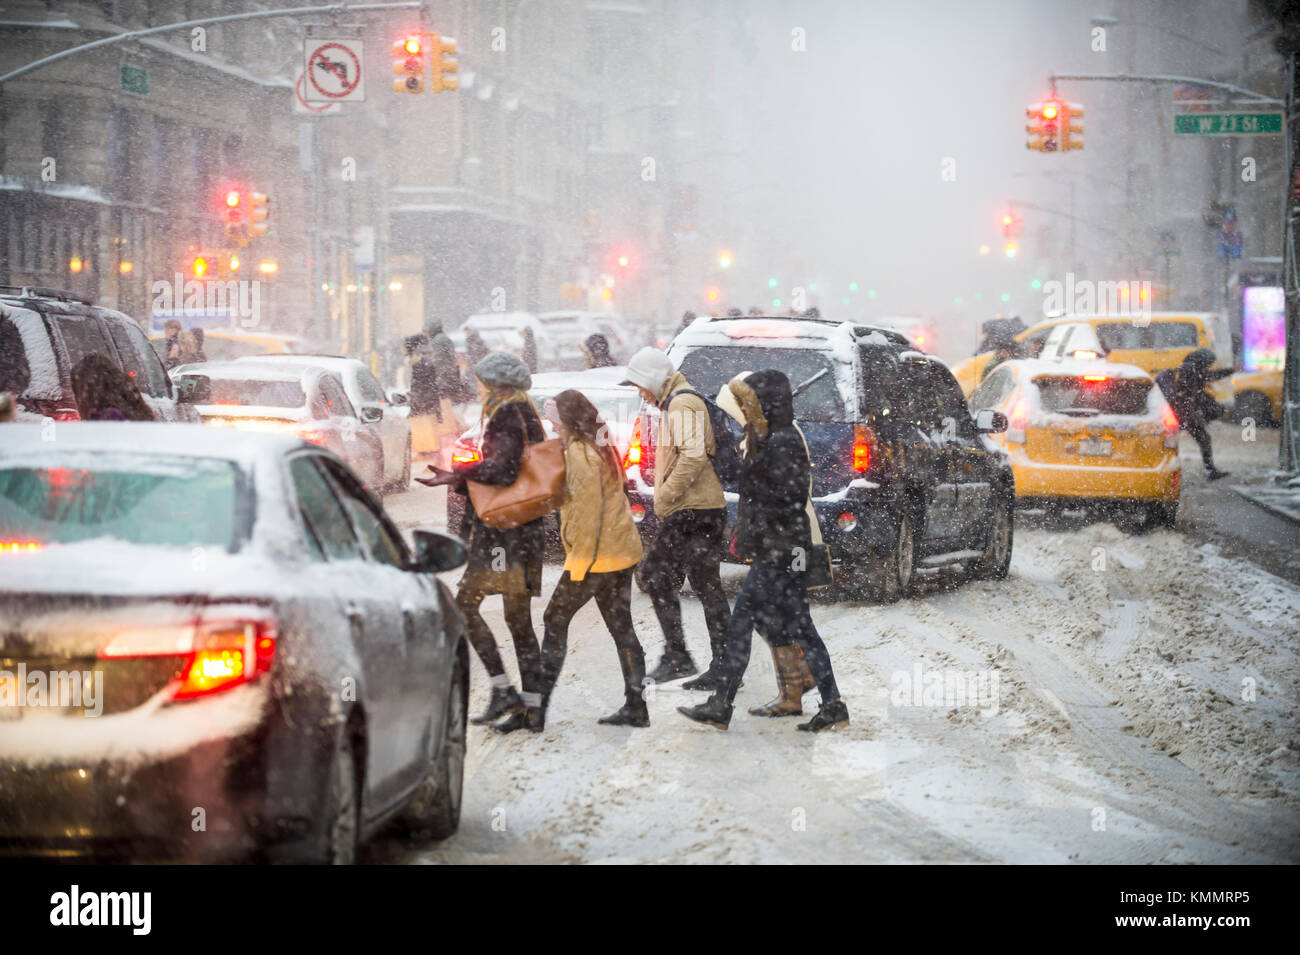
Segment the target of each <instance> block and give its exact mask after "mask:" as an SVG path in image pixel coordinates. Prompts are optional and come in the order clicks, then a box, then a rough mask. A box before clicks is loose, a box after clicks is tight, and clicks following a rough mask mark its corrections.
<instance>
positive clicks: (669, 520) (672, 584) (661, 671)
mask: <svg viewBox="0 0 1300 955" xmlns="http://www.w3.org/2000/svg"><path fill="white" fill-rule="evenodd" d="M623 383H624V384H630V385H635V386H636V388H637V390H638V391H640V392H641V397H642V398H644V399H645V400H646V401H647V402H649V403H650V404H652V405H654V406H656V407H657V408H659V409H660V412H661V413H660V416H659V430H658V434H657V436H656V438H655V494H654V509H655V515H656V517H658V519H659V532H658V534H657V535H656V536H655V540H654V543H653V544H651V545H650V549H649V553H647V554H646V557H645V561H644V563H643V564H642V567H641V579H642V582H643V583H644V584H645V589H646V593H648V594H649V595H650V599H651V601H652V602H653V603H654V608H655V616H657V617H658V618H659V626H660V628H661V629H662V630H663V633H664V653H663V657H662V658H661V659H660V661H659V665H658V666H656V667H655V668H654V670H653V671H651V673H650V674H649V676H650V679H652V680H654V681H655V682H656V683H664V682H667V681H669V680H676V679H679V678H681V677H684V676H691V675H692V674H694V673H697V672H699V671H698V670H697V668H696V666H695V663H694V661H693V660H692V659H691V655H690V652H689V651H688V650H687V648H686V637H685V634H684V633H683V631H682V607H681V602H680V599H679V596H678V595H679V592H680V590H681V586H682V580H683V579H689V580H690V582H691V587H692V588H694V590H695V592H696V594H698V595H699V598H700V603H701V604H702V605H703V607H704V619H705V622H706V624H707V626H708V630H709V643H710V645H711V646H712V648H713V662H714V663H715V664H717V663H720V662H721V659H722V656H721V654H722V646H723V642H724V641H725V639H726V632H727V617H728V614H729V610H728V608H727V598H726V595H725V594H724V593H723V592H722V578H721V576H720V575H719V573H718V564H719V562H720V561H721V557H722V553H721V548H722V535H723V533H724V532H725V530H726V526H727V510H726V501H725V500H724V499H723V496H722V483H721V482H720V481H719V480H718V476H717V474H716V473H715V472H714V469H713V464H712V461H711V460H710V457H711V455H713V454H714V453H715V451H716V450H717V442H716V440H715V438H714V434H713V425H712V423H711V422H710V421H709V413H708V408H707V406H706V405H705V404H704V401H703V399H701V398H700V397H699V396H698V395H697V394H695V393H693V392H692V393H688V394H683V393H682V392H689V391H690V387H691V385H690V382H688V381H687V380H686V377H685V376H684V375H682V373H681V372H679V371H677V370H676V369H675V368H674V367H673V363H672V361H671V360H669V358H668V356H667V355H665V354H664V353H663V352H661V351H660V350H659V349H657V348H642V349H641V350H640V351H639V352H637V353H636V354H635V355H633V356H632V358H631V360H630V361H629V362H628V364H627V378H626V379H625V380H624V382H623ZM713 678H714V672H713V667H712V666H711V667H710V670H709V671H708V672H706V673H704V674H702V675H701V676H700V678H699V679H698V680H694V681H691V682H690V683H687V684H684V686H685V687H687V688H688V689H712V688H713Z"/></svg>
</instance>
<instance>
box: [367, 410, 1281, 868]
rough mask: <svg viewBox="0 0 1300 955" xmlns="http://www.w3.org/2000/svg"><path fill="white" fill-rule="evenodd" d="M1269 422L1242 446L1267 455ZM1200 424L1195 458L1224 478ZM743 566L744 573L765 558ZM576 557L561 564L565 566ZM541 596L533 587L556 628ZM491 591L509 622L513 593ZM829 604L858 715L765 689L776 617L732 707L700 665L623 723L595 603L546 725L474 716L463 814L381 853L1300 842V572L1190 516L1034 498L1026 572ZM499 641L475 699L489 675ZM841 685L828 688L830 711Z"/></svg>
mask: <svg viewBox="0 0 1300 955" xmlns="http://www.w3.org/2000/svg"><path fill="white" fill-rule="evenodd" d="M1226 430H1227V429H1225V433H1226ZM1216 437H1218V433H1217V432H1216ZM1269 440H1274V439H1273V438H1270V437H1268V436H1266V438H1265V442H1266V443H1265V445H1264V446H1260V447H1252V448H1249V449H1247V451H1244V452H1238V453H1236V454H1235V456H1234V458H1230V459H1229V460H1233V463H1234V464H1240V465H1245V464H1247V463H1249V461H1252V460H1254V461H1257V462H1263V461H1266V460H1267V457H1266V456H1267V455H1268V454H1269V453H1270V449H1269V447H1268V446H1267V441H1269ZM1189 444H1190V442H1186V441H1185V442H1184V449H1183V455H1184V457H1185V459H1187V460H1186V461H1185V466H1186V467H1187V469H1188V472H1189V480H1198V479H1199V475H1194V474H1193V473H1191V472H1193V471H1194V469H1195V468H1196V465H1195V464H1194V463H1193V461H1194V459H1192V458H1189V457H1188V454H1189V451H1188V448H1187V445H1189ZM1193 452H1194V448H1193ZM386 505H387V507H388V508H389V510H390V512H391V513H393V514H394V516H395V518H396V519H397V520H398V521H399V522H402V523H404V524H406V525H407V526H412V525H414V524H416V523H423V522H424V521H432V522H433V523H435V524H436V523H437V522H438V521H439V520H440V519H441V514H442V502H441V492H440V491H426V490H425V489H419V490H416V491H413V492H409V493H406V494H402V495H398V496H394V497H390V498H388V499H387V500H386ZM724 572H725V573H726V575H727V579H728V581H729V584H730V587H729V589H730V590H731V591H732V592H733V594H734V589H735V584H736V582H738V580H739V577H740V575H741V574H742V573H743V571H742V570H741V569H740V568H734V567H733V568H730V569H729V570H728V569H726V568H724ZM557 576H558V568H556V567H554V566H549V565H548V567H547V568H546V578H545V579H546V585H547V586H546V588H545V589H546V590H547V592H549V588H550V586H551V584H552V583H553V581H554V580H555V579H556V577H557ZM683 602H684V607H685V613H686V621H687V632H688V634H689V635H691V637H692V639H691V650H692V653H693V654H694V655H695V658H696V660H697V662H699V663H700V664H701V665H702V664H703V663H704V662H706V661H707V656H708V645H707V640H706V639H705V637H704V626H703V616H702V613H701V612H700V608H699V604H698V602H697V601H695V600H694V599H693V598H692V597H690V596H689V594H688V595H687V596H685V597H684V601H683ZM543 606H544V602H543V601H537V602H535V604H534V618H535V620H536V623H537V627H538V633H539V635H540V633H541V611H542V609H543ZM485 613H486V617H487V619H488V622H489V623H490V624H491V625H492V627H493V629H494V631H495V632H496V633H498V634H499V635H500V636H501V638H502V639H503V640H504V639H505V638H504V634H505V628H504V625H503V623H502V621H501V617H500V610H499V602H496V601H491V600H489V602H488V604H487V605H486V611H485ZM633 614H634V618H635V621H636V625H637V631H638V634H639V635H640V637H641V639H642V642H643V644H644V645H645V648H646V656H647V658H649V659H656V658H657V656H658V653H659V650H660V645H661V638H660V634H659V630H658V627H657V625H656V623H655V618H654V613H653V610H652V608H651V605H650V602H649V600H648V598H646V597H645V595H643V594H640V593H634V603H633ZM813 614H814V618H815V620H816V622H817V624H818V627H819V628H820V629H821V633H822V635H823V637H824V638H825V639H826V642H827V646H828V648H829V649H830V652H831V655H832V659H833V660H834V663H835V667H836V672H837V675H838V676H839V681H840V686H841V689H842V690H843V691H844V697H845V699H846V701H847V703H848V705H849V709H850V712H851V713H852V717H853V722H852V724H851V726H850V727H848V729H847V730H846V731H841V732H836V733H824V734H819V735H816V736H810V735H808V734H803V733H796V732H795V730H794V725H793V724H794V723H795V722H796V721H795V720H790V719H784V720H780V719H779V720H769V719H763V718H758V717H753V716H749V715H748V714H747V712H746V709H747V708H748V707H750V706H753V705H756V704H758V703H762V702H764V701H766V700H767V699H769V698H770V697H771V696H773V693H774V684H773V675H772V665H771V660H770V657H769V656H768V653H767V649H766V647H765V646H764V645H763V644H762V643H761V642H760V641H756V642H755V647H754V656H753V658H752V659H751V662H750V666H749V670H748V672H747V674H746V683H745V686H744V687H743V688H742V689H741V691H740V694H739V696H738V698H737V704H738V705H737V711H736V713H737V715H736V717H735V720H734V722H733V724H732V728H731V729H730V730H729V731H728V732H725V733H723V732H719V731H717V730H714V729H712V728H708V727H702V726H699V725H697V724H693V723H691V722H689V721H688V720H686V719H684V718H683V717H681V716H680V715H679V714H677V713H676V711H675V709H676V707H677V706H678V705H680V704H682V703H687V702H697V701H698V700H700V699H703V697H704V694H702V693H690V692H687V691H683V690H680V689H678V688H677V687H676V685H669V686H667V687H660V688H658V689H657V691H656V692H654V693H653V695H652V696H651V698H650V702H649V705H650V711H651V726H650V728H649V729H645V730H627V729H615V728H611V727H605V726H598V725H597V724H596V719H597V718H598V717H599V716H601V715H602V714H604V713H605V712H607V711H608V710H609V709H610V708H611V707H613V706H614V705H616V703H617V701H618V699H619V696H620V682H619V669H618V664H617V661H616V658H615V654H614V648H613V644H612V641H611V640H610V638H609V636H608V634H607V633H606V632H605V630H604V628H603V626H602V624H601V622H600V618H599V615H598V614H597V612H596V609H595V607H594V606H589V607H587V608H584V610H583V611H582V612H581V613H580V614H579V615H578V617H577V618H576V619H575V621H574V626H573V630H572V632H571V637H570V652H569V658H568V661H567V663H566V666H565V670H564V673H563V675H562V676H561V679H560V683H559V686H558V688H557V690H556V692H555V696H554V699H553V701H552V705H551V713H550V717H549V719H548V722H547V726H546V729H545V732H544V733H543V734H542V735H540V736H533V735H532V734H523V733H520V734H513V735H512V736H509V737H501V736H499V735H497V734H495V733H493V732H492V731H491V730H490V729H488V728H486V727H474V728H472V729H471V736H470V744H469V755H468V766H467V770H466V784H465V806H464V814H463V817H462V821H461V827H460V831H459V833H458V834H457V835H456V836H455V837H453V838H452V839H450V840H448V841H447V842H446V843H444V844H443V845H442V846H441V847H439V848H436V849H430V850H415V849H411V848H409V847H408V844H407V843H405V842H403V841H399V840H396V839H392V840H384V839H381V840H379V841H378V842H377V843H376V844H375V846H374V847H373V848H372V849H371V850H370V853H369V857H370V858H371V859H372V860H373V861H384V862H410V863H417V862H429V863H438V862H501V861H519V862H524V861H539V862H540V861H582V862H611V861H655V862H741V863H753V862H805V863H812V862H827V861H832V862H920V861H937V862H977V861H995V862H1016V863H1027V862H1046V863H1058V862H1069V861H1076V862H1117V863H1118V862H1123V863H1136V862H1165V863H1177V862H1219V863H1223V862H1294V861H1296V859H1297V858H1300V799H1298V798H1297V795H1296V794H1297V792H1300V787H1298V786H1297V782H1298V781H1300V780H1298V778H1297V776H1298V774H1300V749H1297V746H1298V745H1300V743H1297V735H1296V732H1295V728H1296V705H1297V704H1296V701H1297V689H1298V688H1300V679H1298V676H1297V675H1298V674H1300V660H1298V659H1297V654H1298V650H1297V641H1296V636H1297V632H1296V631H1297V618H1298V617H1300V589H1298V588H1297V587H1295V586H1294V585H1292V584H1290V583H1288V582H1286V581H1284V580H1282V579H1280V578H1278V577H1275V576H1273V575H1271V574H1269V573H1267V572H1265V571H1264V570H1262V569H1260V568H1259V567H1257V566H1255V565H1253V564H1251V563H1250V562H1248V561H1245V560H1242V559H1239V558H1236V557H1231V556H1226V555H1224V554H1223V553H1221V552H1220V551H1219V548H1218V547H1217V546H1216V545H1215V544H1212V543H1200V542H1198V541H1197V540H1195V539H1191V538H1189V537H1187V536H1185V535H1184V534H1183V533H1181V532H1179V531H1173V530H1160V531H1155V532H1152V533H1149V534H1146V535H1142V536H1130V535H1127V534H1124V533H1122V532H1121V531H1119V530H1118V529H1117V528H1116V527H1115V526H1114V525H1112V524H1110V523H1091V524H1086V523H1083V522H1081V521H1079V522H1070V520H1069V518H1068V517H1067V518H1065V519H1063V520H1062V521H1061V522H1060V523H1059V524H1057V525H1054V526H1052V527H1044V526H1043V525H1042V523H1041V521H1040V522H1038V524H1037V526H1035V524H1034V522H1033V521H1032V520H1026V519H1023V518H1022V520H1021V522H1020V524H1019V526H1018V527H1017V533H1016V542H1015V550H1014V556H1013V560H1012V570H1011V576H1010V579H1009V580H1007V581H1006V582H1003V583H996V582H974V583H962V582H959V581H956V580H954V579H952V578H951V576H941V577H935V578H934V579H932V580H931V581H929V582H928V584H927V585H926V586H925V587H924V588H923V590H922V592H921V593H920V594H919V595H918V596H916V597H914V598H912V599H908V600H904V601H901V602H899V603H897V604H894V605H893V606H872V605H867V604H854V603H832V602H829V601H827V600H821V601H818V602H816V603H815V605H814V608H813ZM505 656H506V657H507V660H508V661H510V657H511V654H510V653H508V652H507V653H506V654H505ZM507 666H508V667H510V666H512V662H508V663H507ZM474 668H475V669H474V674H473V696H472V700H471V711H472V712H477V711H478V710H479V709H481V708H482V706H483V705H484V704H485V702H486V698H487V693H486V688H485V685H484V681H483V679H482V676H483V671H482V670H481V668H479V666H478V662H477V661H475V662H474ZM512 673H513V670H512ZM918 673H919V674H920V685H914V684H915V682H916V677H917V675H918ZM939 677H943V678H947V680H948V681H949V683H950V684H953V685H952V686H950V687H949V688H948V697H947V699H946V700H943V699H939V700H936V699H934V695H935V694H936V693H938V691H937V690H935V689H934V680H935V679H937V678H939ZM981 681H982V682H981ZM958 683H960V687H958V686H957V684H958ZM927 688H930V692H929V693H927ZM968 689H969V690H974V691H975V692H974V694H967V695H965V696H962V695H954V693H955V692H958V693H960V692H964V691H965V690H968ZM989 691H993V693H992V695H990V692H989ZM815 699H816V694H815V692H814V693H813V694H810V695H809V696H808V697H806V698H805V712H810V711H811V709H810V708H811V706H812V705H813V702H814V701H815ZM990 701H992V702H991V705H990ZM950 704H952V705H950Z"/></svg>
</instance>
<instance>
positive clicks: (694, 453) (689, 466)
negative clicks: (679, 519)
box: [655, 372, 726, 521]
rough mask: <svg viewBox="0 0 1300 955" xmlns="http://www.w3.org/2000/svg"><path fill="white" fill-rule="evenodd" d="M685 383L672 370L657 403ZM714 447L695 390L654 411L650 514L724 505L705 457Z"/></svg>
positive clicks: (704, 410)
mask: <svg viewBox="0 0 1300 955" xmlns="http://www.w3.org/2000/svg"><path fill="white" fill-rule="evenodd" d="M690 387H691V385H690V382H688V381H687V380H686V377H685V376H684V375H683V374H682V373H681V372H675V373H674V374H673V376H672V377H671V378H669V379H668V383H667V384H666V385H665V386H664V390H663V394H661V395H660V396H659V401H660V407H662V406H663V401H664V400H665V399H666V398H667V397H668V396H669V395H670V394H672V393H673V392H674V391H681V390H682V389H683V388H690ZM716 450H717V444H716V442H715V441H714V439H713V426H712V424H710V422H709V410H708V408H706V407H705V406H704V402H703V401H701V400H700V399H699V398H697V397H695V396H694V395H678V396H677V397H676V398H674V399H673V400H672V403H671V404H670V405H669V406H668V409H667V410H666V411H665V412H664V413H663V414H661V415H660V416H659V435H658V438H657V440H656V441H655V515H656V516H657V517H658V518H659V519H660V520H661V521H662V520H663V519H664V518H666V517H668V516H669V515H670V514H673V513H675V512H677V511H687V510H708V509H711V508H719V507H725V506H726V501H725V500H724V499H723V497H722V484H721V482H719V481H718V476H717V475H716V474H715V473H714V472H713V464H712V462H711V461H710V460H709V455H710V454H712V453H713V452H714V451H716Z"/></svg>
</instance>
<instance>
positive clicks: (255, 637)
mask: <svg viewBox="0 0 1300 955" xmlns="http://www.w3.org/2000/svg"><path fill="white" fill-rule="evenodd" d="M276 635H277V634H276V626H275V619H274V618H273V617H271V616H270V615H269V614H261V613H258V612H256V611H255V610H253V609H252V608H247V607H239V608H230V613H229V614H228V615H227V614H226V613H225V612H223V611H222V609H221V608H208V609H206V610H204V612H203V615H202V616H200V617H199V618H198V619H197V620H194V621H192V622H190V623H182V624H177V625H172V626H144V627H139V628H134V629H128V630H123V631H121V632H120V633H118V634H117V635H116V636H114V637H113V638H111V639H110V640H109V641H108V642H107V643H106V644H104V646H103V647H101V648H100V651H99V658H100V659H101V660H121V659H130V658H143V657H182V658H183V659H184V663H183V666H182V669H181V675H180V678H179V679H178V680H177V681H176V682H175V683H174V684H173V685H172V699H174V700H190V699H194V698H195V697H200V696H207V695H209V694H211V693H218V692H220V691H222V690H229V689H231V688H232V687H236V686H240V685H242V684H244V683H249V682H252V681H253V680H255V679H256V678H257V677H259V676H261V675H262V674H263V673H266V672H268V671H269V670H270V669H271V661H272V660H273V659H274V657H275V644H276Z"/></svg>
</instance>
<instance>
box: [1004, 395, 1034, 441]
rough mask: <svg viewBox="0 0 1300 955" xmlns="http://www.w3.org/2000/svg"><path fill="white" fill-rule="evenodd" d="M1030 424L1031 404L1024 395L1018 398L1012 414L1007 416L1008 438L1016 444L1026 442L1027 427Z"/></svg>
mask: <svg viewBox="0 0 1300 955" xmlns="http://www.w3.org/2000/svg"><path fill="white" fill-rule="evenodd" d="M1028 425H1029V405H1027V404H1026V403H1025V399H1024V397H1023V396H1022V397H1020V398H1017V399H1016V403H1015V405H1014V407H1012V409H1011V414H1010V415H1009V416H1008V417H1007V431H1006V434H1007V440H1008V441H1013V442H1015V443H1016V444H1024V443H1025V428H1026V427H1027V426H1028Z"/></svg>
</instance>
